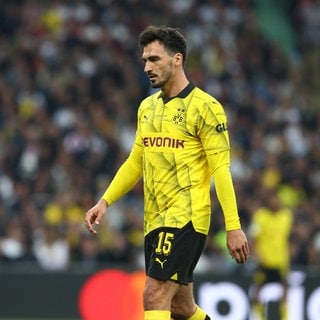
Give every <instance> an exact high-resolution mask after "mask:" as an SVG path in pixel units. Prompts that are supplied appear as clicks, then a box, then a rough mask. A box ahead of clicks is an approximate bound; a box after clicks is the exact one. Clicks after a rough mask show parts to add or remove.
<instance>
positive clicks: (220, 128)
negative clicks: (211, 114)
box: [216, 123, 228, 133]
mask: <svg viewBox="0 0 320 320" xmlns="http://www.w3.org/2000/svg"><path fill="white" fill-rule="evenodd" d="M227 130H228V128H227V124H226V123H219V124H217V125H216V131H217V132H218V133H220V132H223V131H227Z"/></svg>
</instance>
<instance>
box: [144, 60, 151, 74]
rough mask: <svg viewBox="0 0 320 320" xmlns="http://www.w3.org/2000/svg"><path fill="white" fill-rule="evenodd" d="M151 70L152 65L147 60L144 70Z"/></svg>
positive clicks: (146, 71)
mask: <svg viewBox="0 0 320 320" xmlns="http://www.w3.org/2000/svg"><path fill="white" fill-rule="evenodd" d="M149 71H151V65H150V63H148V62H146V63H145V65H144V72H145V73H148V72H149Z"/></svg>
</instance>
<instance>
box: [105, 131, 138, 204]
mask: <svg viewBox="0 0 320 320" xmlns="http://www.w3.org/2000/svg"><path fill="white" fill-rule="evenodd" d="M139 141H141V138H140V136H139V134H137V136H136V139H135V143H134V147H133V148H132V150H131V153H130V155H129V157H128V159H127V160H126V161H125V162H124V163H123V164H122V166H121V167H120V168H119V170H118V171H117V173H116V175H115V176H114V178H113V179H112V181H111V183H110V185H109V187H108V188H107V190H106V191H105V193H104V194H103V196H102V199H104V200H105V201H107V203H108V205H111V204H112V203H114V202H115V201H117V200H118V199H120V198H121V197H122V196H123V195H125V194H126V193H127V192H128V191H130V190H131V189H132V188H133V187H134V186H135V185H136V183H137V182H138V181H139V179H140V178H141V176H142V151H143V148H142V146H141V143H139Z"/></svg>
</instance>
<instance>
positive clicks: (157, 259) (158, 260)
mask: <svg viewBox="0 0 320 320" xmlns="http://www.w3.org/2000/svg"><path fill="white" fill-rule="evenodd" d="M154 261H155V262H158V263H160V266H161V269H163V265H164V263H165V262H166V261H167V259H166V260H163V261H161V260H160V259H159V258H158V257H157V258H156V259H155V260H154Z"/></svg>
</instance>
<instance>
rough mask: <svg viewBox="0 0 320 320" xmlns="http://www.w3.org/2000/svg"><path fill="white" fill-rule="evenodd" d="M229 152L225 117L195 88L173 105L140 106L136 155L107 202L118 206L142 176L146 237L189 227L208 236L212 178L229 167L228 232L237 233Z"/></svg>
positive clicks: (156, 97)
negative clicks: (165, 229)
mask: <svg viewBox="0 0 320 320" xmlns="http://www.w3.org/2000/svg"><path fill="white" fill-rule="evenodd" d="M229 149H230V146H229V136H228V131H227V119H226V114H225V112H224V109H223V107H222V106H221V104H220V103H219V102H218V101H217V100H216V99H215V98H213V97H212V96H211V95H209V94H208V93H205V92H204V91H202V90H201V89H199V88H198V87H195V86H194V84H192V83H190V84H189V85H188V86H187V87H186V88H185V89H184V90H183V91H182V92H180V94H179V95H177V96H176V97H173V98H170V99H164V98H163V97H162V95H161V91H159V92H156V93H154V94H153V95H151V96H149V97H147V98H146V99H145V100H143V101H142V102H141V104H140V107H139V109H138V121H137V132H136V138H135V142H134V146H133V149H132V151H131V153H130V156H129V158H128V159H127V161H126V162H125V163H124V165H122V167H121V168H120V170H119V171H118V173H117V175H116V177H115V179H114V180H113V182H112V183H111V185H110V187H109V188H108V189H107V191H106V192H105V194H104V196H103V198H104V199H105V200H107V202H108V203H109V204H110V203H112V202H114V201H115V200H117V199H118V198H119V197H120V196H122V195H123V194H125V193H126V192H127V191H128V190H130V188H131V187H132V185H134V184H135V183H136V181H137V179H139V178H140V176H141V175H143V184H144V211H145V212H144V214H145V217H144V221H145V234H147V233H149V232H150V231H152V230H154V229H156V228H158V227H163V226H166V227H175V228H182V227H183V226H185V225H186V224H187V223H188V222H189V221H192V223H193V226H194V228H195V230H196V231H198V232H201V233H204V234H207V233H208V230H209V226H210V216H211V206H210V203H211V201H210V184H211V182H210V181H211V176H212V175H214V172H215V170H216V169H217V168H218V167H221V168H222V167H224V168H226V171H227V172H226V173H225V172H224V170H221V171H220V173H219V174H217V176H219V179H220V180H221V181H222V182H220V185H223V187H222V188H221V187H220V188H219V189H220V191H219V196H220V199H221V201H222V202H223V203H224V206H225V209H226V210H224V211H227V212H224V214H225V216H226V226H227V230H228V229H229V230H232V229H238V228H240V222H239V217H238V211H237V208H236V201H235V196H234V190H233V185H232V180H231V175H229V166H230V152H229ZM219 154H224V156H221V157H219V156H216V155H219ZM218 171H219V170H217V172H218ZM115 181H116V182H115Z"/></svg>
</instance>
